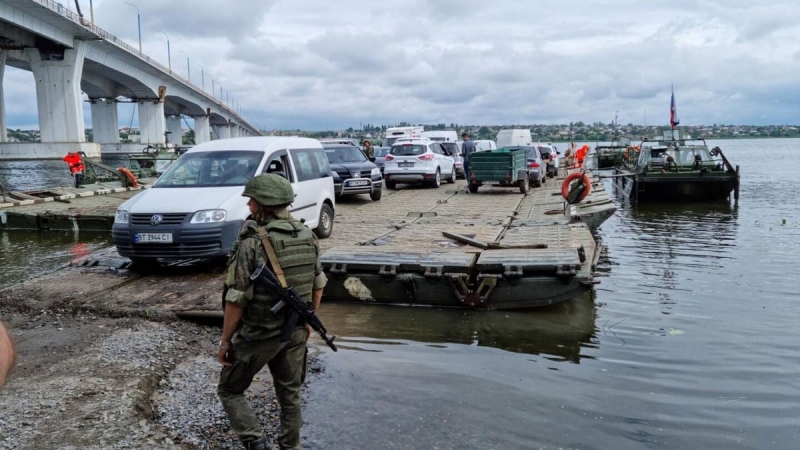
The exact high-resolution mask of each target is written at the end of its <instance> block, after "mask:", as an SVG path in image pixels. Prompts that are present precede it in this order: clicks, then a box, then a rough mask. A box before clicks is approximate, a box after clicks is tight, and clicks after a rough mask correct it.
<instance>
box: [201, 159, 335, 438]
mask: <svg viewBox="0 0 800 450" xmlns="http://www.w3.org/2000/svg"><path fill="white" fill-rule="evenodd" d="M242 195H243V196H245V197H249V198H250V200H249V201H248V203H247V204H248V206H249V207H250V212H251V215H250V216H249V217H248V218H247V219H246V220H245V222H244V224H242V228H241V231H240V232H239V239H238V241H237V243H236V245H235V246H234V251H233V253H232V255H231V258H230V260H229V265H228V277H227V279H226V281H225V284H226V286H227V288H228V290H227V293H226V294H225V300H226V303H225V319H224V325H223V330H222V339H221V341H220V349H219V354H218V358H219V361H220V363H222V365H223V366H224V367H223V368H222V373H221V374H220V380H219V385H218V387H217V394H218V395H219V398H220V401H221V402H222V407H223V408H224V409H225V413H226V414H227V415H228V419H229V420H230V422H231V428H232V429H233V431H234V432H235V433H236V434H237V435H238V436H239V438H240V439H241V440H242V442H243V443H244V446H245V448H247V449H255V450H261V449H267V448H270V447H269V446H268V445H267V442H266V438H265V437H264V436H263V434H262V431H261V428H260V427H259V425H258V420H257V418H256V416H255V413H254V412H253V409H252V408H251V407H250V405H249V404H248V403H247V400H246V399H245V397H244V391H245V390H247V388H248V387H249V386H250V383H251V382H252V381H253V377H255V375H256V374H257V373H258V372H259V371H260V370H261V369H262V368H263V367H264V366H265V365H266V366H268V367H269V371H270V373H271V374H272V380H273V384H274V386H275V393H276V395H277V398H278V403H279V404H280V407H281V432H280V435H279V437H278V444H279V446H280V448H281V449H299V448H301V447H300V427H301V425H302V422H303V419H302V417H301V413H300V388H301V387H302V384H303V381H304V378H305V369H306V341H307V340H308V337H309V335H310V333H311V329H310V327H309V326H308V325H305V326H304V324H298V326H297V328H296V329H295V330H294V332H293V333H292V334H291V340H290V342H288V343H282V342H281V339H280V333H281V330H282V328H283V325H284V319H285V317H284V316H283V315H282V314H281V315H279V316H275V315H273V314H272V313H271V312H270V311H269V309H270V307H272V305H273V303H274V302H275V300H276V299H275V298H274V297H273V296H271V295H270V294H269V292H268V291H267V290H266V288H265V287H262V286H259V285H258V284H256V285H253V284H251V282H250V275H251V274H252V273H253V271H254V269H255V268H256V267H257V266H258V265H259V264H261V263H268V266H271V264H269V262H268V261H269V259H268V257H267V253H266V251H265V249H264V246H263V244H262V242H261V234H260V231H266V235H265V236H268V239H269V241H270V243H271V244H272V246H273V247H274V249H275V253H276V255H277V258H278V262H279V264H280V266H281V268H282V269H283V272H284V275H285V276H286V282H287V284H288V285H289V286H292V287H294V288H295V290H296V291H297V293H298V295H300V297H301V298H303V300H305V301H307V302H310V303H311V304H312V305H313V307H314V309H315V310H316V309H318V308H319V304H320V301H321V299H322V289H323V288H324V287H325V284H326V282H327V280H326V278H325V274H324V273H323V272H322V266H321V265H320V262H319V246H318V243H317V240H316V238H315V237H314V235H313V233H312V232H311V230H309V229H308V227H306V226H305V225H303V223H302V222H300V221H298V220H295V219H293V218H292V217H291V215H290V214H289V211H288V210H287V206H288V205H289V204H290V203H291V202H292V201H293V200H294V192H293V191H292V186H291V184H289V182H288V181H287V180H286V179H285V178H282V177H281V176H279V175H274V174H263V175H259V176H257V177H255V178H253V179H251V180H250V181H249V182H248V183H247V185H246V186H245V189H244V193H243V194H242Z"/></svg>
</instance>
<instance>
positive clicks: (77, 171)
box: [64, 152, 86, 188]
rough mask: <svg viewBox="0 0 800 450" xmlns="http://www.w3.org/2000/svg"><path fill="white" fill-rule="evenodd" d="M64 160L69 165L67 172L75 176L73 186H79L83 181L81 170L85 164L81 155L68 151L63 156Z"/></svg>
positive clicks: (84, 167)
mask: <svg viewBox="0 0 800 450" xmlns="http://www.w3.org/2000/svg"><path fill="white" fill-rule="evenodd" d="M64 162H66V163H67V165H68V166H69V173H71V174H72V176H73V177H75V187H76V188H78V187H80V186H81V184H82V183H83V171H84V170H86V166H85V165H84V164H83V159H81V155H79V154H77V153H75V152H69V153H67V156H65V157H64Z"/></svg>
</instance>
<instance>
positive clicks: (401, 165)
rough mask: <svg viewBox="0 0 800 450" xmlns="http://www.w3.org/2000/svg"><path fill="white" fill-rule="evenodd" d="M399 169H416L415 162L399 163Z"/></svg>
mask: <svg viewBox="0 0 800 450" xmlns="http://www.w3.org/2000/svg"><path fill="white" fill-rule="evenodd" d="M397 167H414V163H413V162H410V161H409V162H399V163H397Z"/></svg>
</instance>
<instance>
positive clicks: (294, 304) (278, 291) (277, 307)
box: [250, 263, 339, 352]
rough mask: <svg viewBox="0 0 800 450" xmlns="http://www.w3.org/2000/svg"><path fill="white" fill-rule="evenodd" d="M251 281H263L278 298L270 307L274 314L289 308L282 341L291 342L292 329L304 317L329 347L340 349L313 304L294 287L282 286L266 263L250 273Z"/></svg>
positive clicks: (335, 349) (334, 349)
mask: <svg viewBox="0 0 800 450" xmlns="http://www.w3.org/2000/svg"><path fill="white" fill-rule="evenodd" d="M250 281H252V282H254V283H263V285H264V286H266V288H267V289H268V290H269V291H270V292H271V293H272V295H274V296H275V297H277V298H278V301H277V302H275V304H274V305H273V306H272V308H270V312H271V313H272V314H274V315H277V314H279V313H280V312H281V311H282V310H283V309H285V308H287V307H288V308H289V315H288V316H287V318H286V321H285V323H284V326H283V331H282V332H281V342H289V340H290V339H291V335H292V331H294V328H295V326H297V322H298V321H299V320H300V319H302V320H303V321H304V322H305V323H306V324H308V325H310V326H311V328H312V329H313V330H314V331H316V332H317V334H319V336H320V337H321V338H322V340H323V341H325V343H326V344H328V347H330V348H331V349H332V350H333V351H334V352H336V351H338V350H339V349H337V348H336V345H335V344H334V343H333V340H334V339H336V336H331V337H328V330H326V329H325V326H324V325H322V321H320V320H319V317H317V314H316V313H315V312H314V309H313V308H312V307H311V305H309V304H308V303H306V302H304V301H303V299H301V298H300V296H299V295H297V291H295V290H294V288H293V287H287V288H284V287H282V286H281V284H280V282H279V281H278V279H277V277H275V274H274V273H272V270H270V269H269V267H267V266H266V264H263V263H262V264H259V265H258V267H256V269H255V270H254V271H253V274H252V275H250Z"/></svg>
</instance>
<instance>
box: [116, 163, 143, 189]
mask: <svg viewBox="0 0 800 450" xmlns="http://www.w3.org/2000/svg"><path fill="white" fill-rule="evenodd" d="M117 170H119V173H121V174H122V175H124V176H125V177H126V178H127V179H128V184H130V187H139V182H138V181H136V177H135V176H134V175H133V174H132V173H131V171H130V170H128V169H126V168H124V167H120V168H119V169H117Z"/></svg>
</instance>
